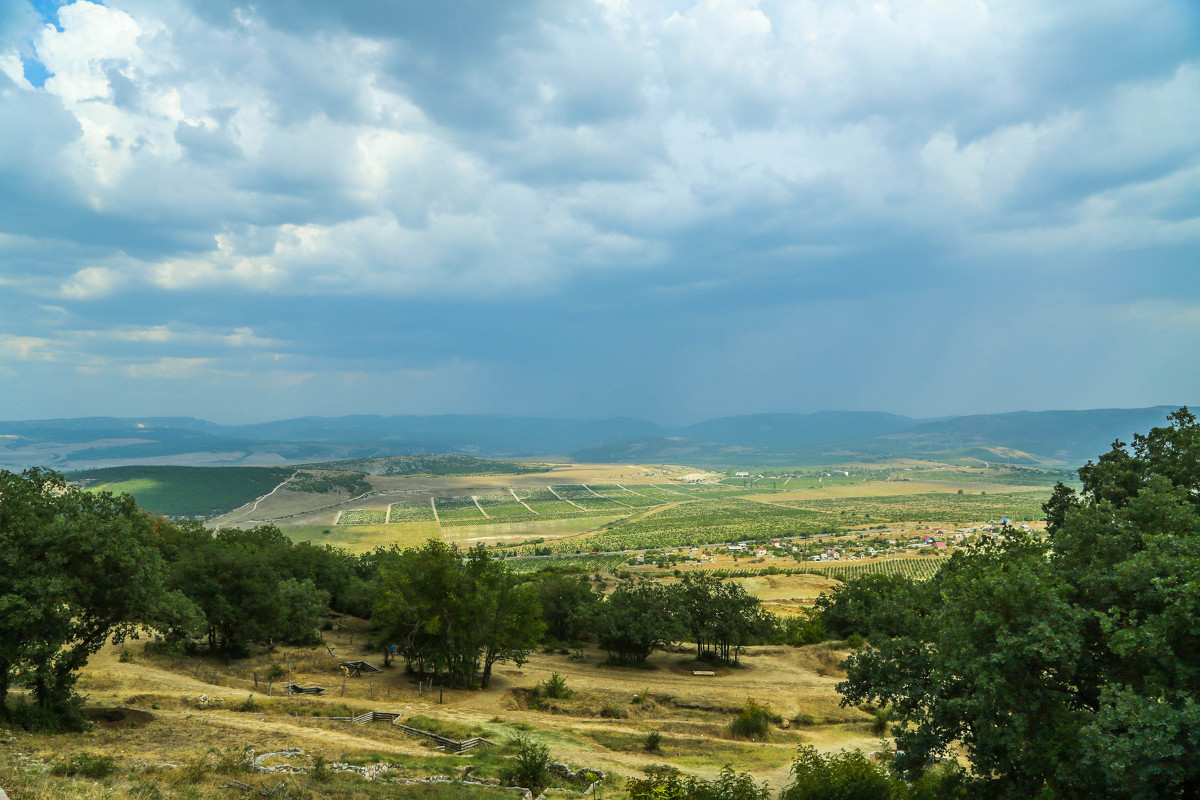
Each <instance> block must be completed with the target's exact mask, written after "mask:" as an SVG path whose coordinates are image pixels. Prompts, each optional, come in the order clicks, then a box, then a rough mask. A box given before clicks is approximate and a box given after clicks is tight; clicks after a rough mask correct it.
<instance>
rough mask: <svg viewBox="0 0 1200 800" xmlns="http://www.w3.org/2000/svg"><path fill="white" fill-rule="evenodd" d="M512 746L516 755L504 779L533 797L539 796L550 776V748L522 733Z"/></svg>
mask: <svg viewBox="0 0 1200 800" xmlns="http://www.w3.org/2000/svg"><path fill="white" fill-rule="evenodd" d="M512 744H513V745H515V746H516V748H517V754H516V755H515V756H514V757H513V760H512V763H511V764H509V766H508V768H507V769H506V770H505V778H507V780H508V782H509V783H511V784H513V785H514V786H520V787H523V788H525V789H528V790H529V791H531V792H533V793H534V794H535V795H538V794H541V792H542V790H543V789H545V788H546V781H547V779H548V777H549V774H550V772H549V767H550V748H548V747H546V745H544V744H539V743H538V742H535V741H533V740H532V739H530V738H529V737H528V736H526V735H525V734H523V733H519V734H517V735H516V736H515V737H514V738H513V740H512Z"/></svg>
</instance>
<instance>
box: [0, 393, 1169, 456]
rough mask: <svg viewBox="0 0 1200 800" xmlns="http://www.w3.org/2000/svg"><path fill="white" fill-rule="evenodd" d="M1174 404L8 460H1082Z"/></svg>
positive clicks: (60, 449)
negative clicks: (439, 455)
mask: <svg viewBox="0 0 1200 800" xmlns="http://www.w3.org/2000/svg"><path fill="white" fill-rule="evenodd" d="M1175 408H1176V407H1175V406H1154V407H1150V408H1137V409H1092V410H1085V411H1017V412H1010V413H1004V414H975V415H967V416H959V417H948V418H942V419H936V420H918V419H912V418H910V417H905V416H901V415H897V414H888V413H884V412H869V411H822V412H818V413H814V414H788V413H777V414H748V415H740V416H732V417H721V418H718V419H712V420H707V421H704V422H699V423H696V424H693V425H686V426H679V427H670V426H664V425H658V424H656V423H652V422H646V421H644V420H638V419H631V418H626V417H619V418H613V419H602V420H587V419H575V420H573V419H546V418H539V417H518V416H513V417H509V416H500V415H472V414H444V415H433V416H413V415H399V416H375V415H355V416H346V417H302V418H298V419H289V420H278V421H273V422H264V423H254V424H249V425H219V424H217V423H213V422H208V421H206V420H201V419H195V418H192V417H147V418H116V417H87V418H78V419H58V420H24V421H13V422H0V467H3V468H6V469H23V468H25V467H30V466H47V467H52V468H55V469H87V468H95V467H104V466H118V465H123V464H162V465H168V464H175V465H190V466H199V465H222V466H236V465H268V466H272V465H283V464H299V463H311V462H317V461H333V460H350V459H367V458H380V457H389V456H406V455H429V454H435V453H447V454H462V455H471V456H481V457H490V458H538V457H548V456H570V457H573V458H575V459H576V460H579V461H642V462H655V463H667V462H672V461H673V462H678V463H697V464H706V465H733V464H764V465H766V464H788V463H790V464H797V463H806V462H810V461H811V462H830V461H836V460H843V461H844V460H852V459H854V460H863V459H865V460H879V459H885V458H901V457H920V458H939V459H979V460H985V461H998V462H1008V463H1026V464H1045V465H1074V464H1081V463H1083V462H1084V461H1085V460H1087V459H1088V458H1095V457H1096V456H1097V455H1098V454H1099V453H1101V452H1104V451H1105V450H1107V449H1108V447H1109V445H1110V444H1111V443H1112V442H1113V440H1114V439H1117V438H1120V439H1122V440H1125V441H1128V440H1129V438H1131V437H1132V435H1133V433H1134V432H1135V431H1146V430H1148V429H1149V428H1151V427H1154V426H1157V425H1162V424H1164V423H1165V421H1166V416H1167V414H1169V413H1170V412H1171V411H1173V410H1175Z"/></svg>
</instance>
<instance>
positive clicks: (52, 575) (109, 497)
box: [0, 469, 789, 725]
mask: <svg viewBox="0 0 1200 800" xmlns="http://www.w3.org/2000/svg"><path fill="white" fill-rule="evenodd" d="M603 588H606V587H604V585H603V582H602V581H600V577H599V576H598V575H596V576H594V577H593V576H587V575H583V574H572V573H568V572H564V571H561V570H550V571H547V572H544V573H538V574H533V575H517V574H514V573H513V572H512V571H511V570H509V568H508V567H507V566H506V565H505V563H504V562H503V561H501V560H498V559H495V558H492V557H491V556H490V555H489V554H488V552H487V551H486V550H485V549H484V548H483V547H477V548H474V549H472V550H469V551H467V552H462V551H459V550H458V549H457V548H454V547H451V546H449V545H446V544H445V543H443V542H441V541H440V540H431V541H429V542H427V543H426V544H425V545H423V546H421V547H419V548H412V549H407V550H402V549H399V548H396V547H392V548H386V549H385V548H380V549H376V550H375V551H373V552H370V553H366V554H362V555H354V554H350V553H347V552H345V551H343V550H340V549H338V548H335V547H331V546H327V545H325V546H318V545H313V544H309V543H299V544H297V543H295V542H292V541H291V540H290V539H288V537H287V536H285V535H284V534H283V533H282V532H281V531H280V530H279V529H278V528H276V527H274V526H271V525H264V526H259V527H255V528H251V529H248V530H238V529H225V530H219V531H213V530H209V529H206V528H204V527H203V526H202V525H201V524H200V523H196V522H170V521H168V520H165V519H163V518H161V517H157V516H154V515H152V514H149V513H147V512H145V511H144V510H142V509H140V508H138V506H137V505H136V503H135V502H134V500H133V498H131V497H130V496H128V495H114V494H111V493H108V492H87V491H84V490H82V489H80V488H79V487H77V486H74V485H71V484H69V483H68V482H67V481H65V480H64V479H63V478H62V476H60V475H58V474H56V473H54V472H52V471H49V470H44V469H31V470H26V471H25V472H23V473H21V474H15V473H12V472H7V471H0V714H4V715H5V716H6V717H8V716H10V714H11V713H12V712H11V708H10V706H9V705H8V704H7V702H6V701H7V698H8V693H9V690H10V687H12V686H13V685H14V684H17V685H22V686H26V687H28V688H29V689H31V690H32V695H33V698H34V708H35V711H36V713H37V714H40V715H41V716H42V717H44V720H43V721H45V720H59V721H60V722H62V724H67V725H71V724H76V723H77V722H78V719H79V714H78V712H79V707H78V705H79V703H78V698H77V697H76V696H75V693H74V685H75V682H76V680H77V677H78V672H79V669H80V668H81V667H83V666H84V664H86V662H87V660H88V658H89V657H90V656H91V655H92V654H94V653H95V652H96V651H97V650H98V649H99V648H100V647H101V646H102V645H103V644H104V643H105V642H107V641H109V640H113V641H116V642H118V643H119V642H121V641H123V640H124V639H125V638H127V637H130V636H139V635H142V633H143V632H146V631H149V632H151V633H152V635H154V636H156V637H157V638H158V639H160V640H161V642H162V645H163V646H164V647H166V648H173V649H176V650H179V651H184V650H190V651H206V652H209V653H211V654H215V655H219V656H221V657H224V658H237V657H241V656H244V655H246V654H248V653H249V652H250V650H251V649H252V648H254V647H264V648H268V649H269V648H273V647H276V646H278V645H281V644H305V643H315V642H317V641H319V639H318V637H317V629H318V628H319V627H320V626H321V624H322V621H323V619H324V617H325V616H326V615H327V614H328V613H329V612H330V611H331V610H333V611H336V612H341V613H345V614H351V615H354V616H360V617H365V618H367V619H369V620H370V621H371V623H372V626H373V631H374V634H373V635H374V642H375V645H376V646H377V647H378V648H379V650H380V651H381V652H382V653H383V656H384V660H385V663H387V662H389V661H390V660H391V659H392V657H393V654H394V655H395V657H398V658H401V659H403V660H404V662H405V665H406V667H407V668H408V669H410V670H412V671H413V672H415V673H418V674H419V675H421V676H422V677H430V678H436V679H438V680H440V681H442V682H444V683H446V684H447V685H454V686H482V687H486V686H487V685H488V683H489V681H490V679H491V675H492V670H493V667H494V665H495V664H497V663H499V662H506V661H507V662H515V663H518V664H520V663H523V661H524V660H525V659H527V658H528V656H529V653H530V652H532V650H533V649H534V648H535V647H538V646H540V645H543V644H545V643H547V642H549V643H552V644H556V645H557V646H563V645H564V644H566V643H575V644H579V643H582V642H584V641H587V640H592V639H594V640H595V641H597V642H598V643H599V645H600V647H602V648H603V649H604V650H605V651H607V652H608V653H609V655H610V657H611V658H612V660H613V661H616V662H622V663H639V662H642V661H644V660H645V659H646V658H647V657H648V656H649V655H650V653H651V652H652V651H653V650H654V649H655V648H660V647H664V646H666V645H668V644H671V643H674V642H679V641H683V640H688V641H694V642H695V644H696V648H697V656H698V657H703V658H706V659H715V660H719V661H727V662H733V663H736V662H737V660H738V658H739V657H740V655H741V653H742V652H743V651H744V649H745V647H746V646H747V645H749V644H752V643H755V642H766V641H782V640H785V639H786V638H787V636H788V635H789V634H788V631H789V628H788V626H786V625H784V624H782V623H780V622H779V621H778V620H776V619H775V618H774V617H773V616H772V615H770V614H767V613H765V612H764V611H763V610H762V609H761V606H760V604H759V603H758V600H757V599H756V598H754V597H753V596H751V595H749V594H748V593H747V592H746V591H745V590H744V589H743V588H742V587H741V586H739V585H737V584H732V583H728V584H727V583H722V582H721V581H720V580H718V579H716V578H712V577H703V576H687V577H685V578H684V579H683V580H682V581H681V582H680V583H679V584H677V585H675V586H672V587H666V586H662V585H660V584H658V583H654V582H652V581H644V580H643V581H630V582H624V583H622V584H621V585H619V586H618V587H617V588H616V589H615V591H613V592H612V593H611V594H610V595H608V596H605V594H604V593H603V591H601V589H603ZM26 713H28V710H26Z"/></svg>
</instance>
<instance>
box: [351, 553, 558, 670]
mask: <svg viewBox="0 0 1200 800" xmlns="http://www.w3.org/2000/svg"><path fill="white" fill-rule="evenodd" d="M379 562H380V563H379V578H378V582H377V585H376V596H375V603H374V612H373V614H372V622H373V623H374V624H375V627H376V639H377V643H378V644H380V645H381V646H382V647H383V648H384V651H385V653H386V652H390V647H391V645H393V644H394V645H395V646H396V648H397V651H398V652H399V654H400V655H401V656H402V657H403V658H404V659H405V660H406V662H407V663H408V665H409V667H410V668H411V669H413V670H415V671H416V672H418V673H420V674H422V675H430V676H435V677H441V678H442V679H444V680H446V681H447V682H449V683H451V684H453V685H459V686H469V685H472V684H473V683H475V681H476V680H477V679H478V680H479V682H480V685H482V686H485V687H486V686H487V684H488V681H489V680H490V678H491V672H492V665H493V664H495V663H496V662H498V661H515V662H518V663H521V662H523V661H524V660H525V658H526V657H527V656H528V655H529V653H530V651H531V650H532V649H533V648H534V647H536V646H537V643H538V641H539V640H540V639H541V635H542V632H543V630H544V624H543V622H542V616H541V615H542V610H541V605H540V603H539V601H538V594H537V588H536V587H535V586H533V585H530V584H527V583H522V582H521V581H520V579H518V578H517V576H515V575H513V574H512V573H511V572H510V571H509V570H508V568H507V567H506V566H505V565H504V563H503V562H501V561H499V560H496V559H493V558H491V557H490V556H489V555H488V554H487V551H486V550H484V549H483V548H482V547H476V548H473V549H472V550H470V551H469V552H467V553H465V554H464V553H461V552H459V551H458V550H457V549H456V548H454V547H451V546H449V545H447V544H446V543H445V542H442V541H441V540H437V539H433V540H430V541H429V542H427V543H426V544H425V545H424V546H422V547H420V548H414V549H410V550H399V549H393V550H391V551H389V552H387V553H386V554H384V555H382V556H381V557H380V559H379Z"/></svg>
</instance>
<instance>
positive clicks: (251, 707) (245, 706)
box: [233, 694, 259, 714]
mask: <svg viewBox="0 0 1200 800" xmlns="http://www.w3.org/2000/svg"><path fill="white" fill-rule="evenodd" d="M258 708H259V706H258V703H256V702H255V701H254V695H252V694H248V695H246V699H245V700H243V701H242V702H240V703H238V704H237V705H236V706H234V707H233V710H234V711H243V712H246V713H249V714H253V713H254V712H256V711H258Z"/></svg>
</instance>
